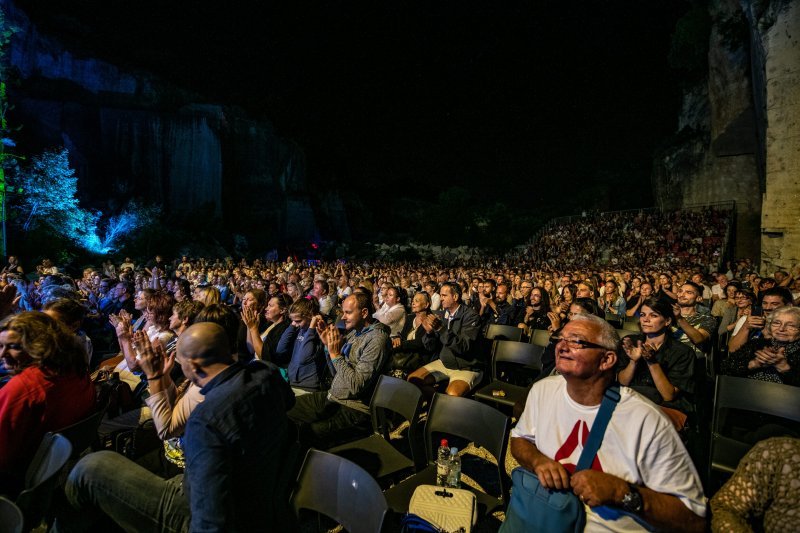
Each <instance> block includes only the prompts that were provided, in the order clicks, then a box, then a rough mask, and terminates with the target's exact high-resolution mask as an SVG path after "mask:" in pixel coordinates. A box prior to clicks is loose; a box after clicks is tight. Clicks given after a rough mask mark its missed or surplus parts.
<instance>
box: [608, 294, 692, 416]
mask: <svg viewBox="0 0 800 533" xmlns="http://www.w3.org/2000/svg"><path fill="white" fill-rule="evenodd" d="M674 316H675V315H674V313H673V311H672V305H671V304H670V303H669V302H668V301H667V300H664V299H661V298H649V299H647V300H646V301H645V302H644V303H643V304H642V305H641V312H640V315H639V327H640V328H641V330H642V333H641V334H640V335H630V336H628V337H625V338H624V339H623V341H622V348H623V351H624V352H625V355H626V357H623V359H622V362H623V364H624V365H625V366H624V368H623V369H622V371H620V373H619V375H618V379H619V382H620V383H621V384H622V385H626V386H628V387H631V388H632V389H634V390H636V391H637V392H639V393H640V394H643V395H644V396H647V397H648V398H649V399H650V400H651V401H653V402H654V403H656V404H658V405H664V406H666V407H671V408H673V409H677V410H678V411H681V412H683V413H688V412H691V411H692V410H693V408H692V403H691V401H690V400H689V398H688V397H687V395H689V396H691V394H692V393H693V392H694V377H693V376H694V364H695V356H694V352H693V351H692V350H691V349H690V348H689V347H687V346H686V345H685V344H682V343H680V342H678V341H676V340H675V339H673V338H672V335H670V334H669V328H670V326H671V325H672V323H673V322H674Z"/></svg>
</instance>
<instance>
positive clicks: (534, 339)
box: [531, 329, 550, 347]
mask: <svg viewBox="0 0 800 533" xmlns="http://www.w3.org/2000/svg"><path fill="white" fill-rule="evenodd" d="M531 344H535V345H536V346H542V347H545V346H547V345H548V344H550V332H549V331H547V330H546V329H534V330H533V331H531Z"/></svg>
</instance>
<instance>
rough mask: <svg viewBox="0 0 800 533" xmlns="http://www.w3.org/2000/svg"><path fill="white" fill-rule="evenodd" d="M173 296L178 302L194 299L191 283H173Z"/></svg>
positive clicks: (182, 280) (184, 281)
mask: <svg viewBox="0 0 800 533" xmlns="http://www.w3.org/2000/svg"><path fill="white" fill-rule="evenodd" d="M172 294H173V295H174V297H175V301H176V302H182V301H184V300H191V299H192V289H191V286H190V285H189V282H188V281H186V280H185V279H176V280H175V281H174V282H173V283H172Z"/></svg>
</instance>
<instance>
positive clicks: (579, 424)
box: [511, 376, 706, 531]
mask: <svg viewBox="0 0 800 533" xmlns="http://www.w3.org/2000/svg"><path fill="white" fill-rule="evenodd" d="M620 393H621V399H620V402H619V403H618V404H617V407H616V409H615V410H614V413H613V414H612V415H611V420H610V422H609V424H608V428H607V429H606V433H605V435H604V437H603V443H602V444H601V445H600V450H599V451H598V452H597V457H596V458H595V460H594V464H592V469H593V470H599V471H601V472H605V473H607V474H613V475H615V476H617V477H619V478H622V479H624V480H625V481H627V482H629V483H635V484H637V485H644V486H645V487H647V488H649V489H652V490H654V491H657V492H662V493H665V494H671V495H673V496H677V497H678V498H680V500H681V501H682V502H683V504H684V505H686V507H688V508H689V509H690V510H691V511H693V512H694V513H696V514H698V515H700V516H705V509H706V498H705V496H703V487H702V485H701V484H700V478H699V477H698V475H697V470H696V469H695V467H694V465H693V464H692V461H691V459H690V458H689V454H688V452H687V451H686V448H685V447H684V446H683V443H682V442H681V440H680V438H679V437H678V434H677V433H676V432H675V429H674V427H673V426H672V423H671V422H670V421H669V420H668V419H667V417H666V416H665V415H664V414H663V413H662V412H661V410H660V409H659V408H658V407H657V406H656V405H655V404H653V403H651V402H650V401H648V400H647V399H646V398H644V397H643V396H640V395H639V394H638V393H637V392H635V391H634V390H633V389H630V388H628V387H620ZM599 409H600V406H599V405H596V406H594V407H587V406H584V405H580V404H578V403H576V402H575V401H573V400H572V398H570V396H569V394H567V382H566V380H565V379H564V377H563V376H552V377H549V378H545V379H543V380H541V381H539V382H537V383H536V384H535V385H534V386H533V388H532V389H531V392H530V394H529V395H528V399H527V402H526V404H525V411H524V412H523V413H522V416H521V417H520V420H519V422H518V423H517V426H516V427H515V428H514V429H513V430H512V431H511V436H512V437H519V438H524V439H527V440H529V441H531V442H533V443H534V444H535V445H536V447H537V448H538V449H539V451H540V452H542V453H543V454H544V455H546V456H547V457H550V458H552V459H554V460H556V461H558V462H560V463H561V464H562V465H564V467H565V468H566V469H567V471H569V472H570V473H571V472H573V471H574V469H575V465H577V464H578V458H579V457H580V455H581V451H582V450H583V445H584V444H585V443H586V439H587V438H588V435H589V431H590V430H591V427H592V424H593V423H594V419H595V417H596V416H597V412H598V410H599ZM585 531H643V528H642V527H641V526H640V525H639V524H638V523H637V522H636V521H635V520H634V519H633V518H631V517H629V516H624V515H623V516H622V517H621V518H619V519H618V520H614V521H607V520H605V519H603V518H601V517H600V516H598V515H597V514H596V513H594V512H593V511H592V508H591V507H588V506H587V507H586V530H585Z"/></svg>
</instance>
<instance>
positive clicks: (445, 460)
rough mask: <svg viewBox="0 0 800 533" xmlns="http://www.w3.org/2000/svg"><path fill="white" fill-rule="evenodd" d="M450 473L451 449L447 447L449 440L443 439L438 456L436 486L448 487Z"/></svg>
mask: <svg viewBox="0 0 800 533" xmlns="http://www.w3.org/2000/svg"><path fill="white" fill-rule="evenodd" d="M449 473H450V448H448V447H447V439H442V442H441V443H440V446H439V451H438V452H437V454H436V484H437V485H439V486H440V487H446V486H447V476H448V475H449Z"/></svg>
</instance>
